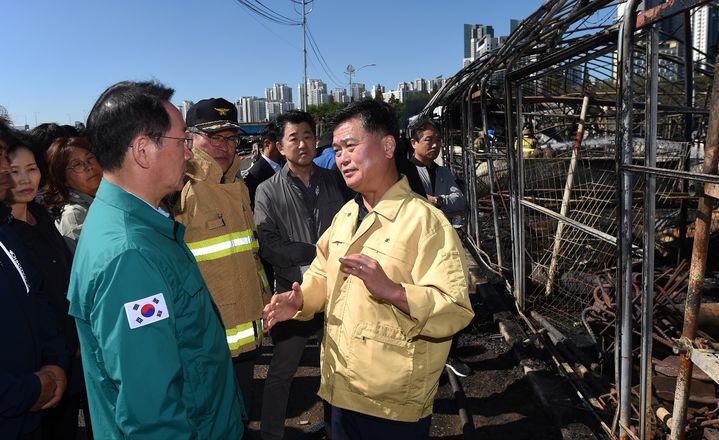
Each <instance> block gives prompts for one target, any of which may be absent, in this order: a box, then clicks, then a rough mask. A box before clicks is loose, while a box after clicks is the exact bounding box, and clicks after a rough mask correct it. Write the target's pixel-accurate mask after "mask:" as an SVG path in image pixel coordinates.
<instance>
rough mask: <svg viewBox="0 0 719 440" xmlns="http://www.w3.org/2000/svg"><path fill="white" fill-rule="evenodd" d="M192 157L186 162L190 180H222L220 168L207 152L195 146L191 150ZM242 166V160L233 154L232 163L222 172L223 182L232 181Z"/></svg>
mask: <svg viewBox="0 0 719 440" xmlns="http://www.w3.org/2000/svg"><path fill="white" fill-rule="evenodd" d="M192 154H193V158H192V159H191V160H190V161H189V162H188V163H187V173H186V174H187V175H188V176H189V177H190V178H191V179H192V180H197V181H201V180H209V181H211V182H214V183H220V182H222V181H223V179H222V178H223V174H222V168H220V165H219V164H218V163H217V162H215V159H213V158H212V157H211V156H210V155H209V154H207V153H205V152H204V151H203V150H201V149H199V148H196V149H193V150H192ZM240 166H242V161H241V160H240V159H239V158H238V157H236V156H235V158H234V159H233V160H232V165H230V168H229V169H228V170H227V172H226V173H225V174H224V183H233V182H235V180H236V179H237V177H236V175H237V171H238V170H239V169H240Z"/></svg>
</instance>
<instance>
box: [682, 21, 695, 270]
mask: <svg viewBox="0 0 719 440" xmlns="http://www.w3.org/2000/svg"><path fill="white" fill-rule="evenodd" d="M691 24H692V22H691V10H687V11H685V12H684V102H685V104H686V106H687V108H692V105H693V99H692V98H693V95H694V50H693V48H692V26H691ZM693 125H694V115H693V114H692V113H687V114H686V115H684V140H685V141H686V142H691V140H692V131H693V130H694V127H693ZM690 154H691V148H688V149H687V153H686V155H685V156H684V171H689V169H690V168H689V166H690V163H689V158H690ZM688 189H689V182H688V181H687V180H682V181H681V191H682V192H684V193H686V192H687V191H688ZM688 211H689V207H688V201H687V200H686V199H682V201H681V205H680V207H679V261H681V260H684V259H686V257H687V253H688V252H687V249H686V248H687V221H688V213H689V212H688Z"/></svg>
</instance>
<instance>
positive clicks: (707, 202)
mask: <svg viewBox="0 0 719 440" xmlns="http://www.w3.org/2000/svg"><path fill="white" fill-rule="evenodd" d="M715 71H719V63H717V64H716V65H715ZM704 145H705V146H704V169H703V172H704V173H706V174H717V160H719V75H714V82H713V85H712V104H711V106H710V111H709V124H708V132H707V138H706V142H705V144H704ZM713 207H714V201H713V200H712V199H711V198H709V197H707V196H701V197H699V206H698V207H697V216H696V220H695V222H694V246H693V248H692V259H691V267H690V269H689V287H688V289H687V297H686V305H685V306H684V328H683V329H682V339H685V340H689V341H691V340H693V339H694V337H695V335H696V333H697V318H698V315H699V305H700V303H701V298H702V290H703V289H704V272H705V271H706V263H707V260H706V259H707V251H708V248H709V234H710V232H711V213H712V209H713ZM691 375H692V361H691V353H681V354H680V355H679V372H678V376H677V387H676V391H675V393H674V412H673V415H672V421H673V426H672V432H671V437H670V438H671V440H680V439H682V438H683V437H684V430H685V427H686V422H687V420H686V419H687V402H688V400H689V385H690V379H691Z"/></svg>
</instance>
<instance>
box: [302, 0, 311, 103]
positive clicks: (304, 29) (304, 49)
mask: <svg viewBox="0 0 719 440" xmlns="http://www.w3.org/2000/svg"><path fill="white" fill-rule="evenodd" d="M306 5H307V0H302V53H303V55H304V66H305V67H304V76H303V77H302V78H303V79H302V81H303V83H302V84H304V89H305V92H304V93H303V98H304V100H303V102H302V106H301V107H302V110H307V104H308V102H307V101H308V97H309V93H310V92H309V90H308V89H309V87H308V84H307V11H306V9H305V8H306Z"/></svg>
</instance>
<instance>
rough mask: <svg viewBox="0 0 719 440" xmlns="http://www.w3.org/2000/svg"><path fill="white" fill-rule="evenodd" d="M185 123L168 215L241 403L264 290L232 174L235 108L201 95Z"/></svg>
mask: <svg viewBox="0 0 719 440" xmlns="http://www.w3.org/2000/svg"><path fill="white" fill-rule="evenodd" d="M186 123H187V126H188V131H189V132H190V133H192V139H193V143H194V150H193V151H194V158H193V159H192V160H191V161H190V162H189V163H188V169H187V178H188V180H187V183H186V184H185V186H184V188H183V189H182V194H181V196H180V200H179V202H178V204H177V205H176V207H175V218H176V219H177V220H178V221H179V222H181V223H183V224H184V225H185V227H186V228H187V230H186V233H185V241H186V242H187V246H188V247H189V248H190V250H191V251H192V254H193V255H194V256H195V258H196V259H197V263H198V265H199V266H200V271H201V272H202V275H203V276H204V278H205V280H206V281H207V285H208V287H209V289H210V293H212V296H213V298H214V299H215V302H216V303H217V305H218V307H219V310H220V314H221V315H222V320H223V322H224V324H225V328H226V337H227V345H228V346H229V348H230V352H231V353H232V362H233V366H234V370H235V376H236V377H237V381H238V382H239V384H240V388H241V389H242V394H243V396H244V399H245V407H247V408H249V407H250V405H251V403H252V381H253V376H254V367H255V359H256V357H257V354H258V353H259V348H260V346H261V342H262V308H263V306H264V304H265V303H266V299H268V298H269V295H270V291H269V284H268V282H267V277H266V275H265V272H264V269H263V267H262V264H261V263H260V260H259V245H258V243H257V234H256V228H255V222H254V221H253V219H252V209H251V208H250V195H249V192H248V190H247V186H246V185H245V184H244V183H243V182H242V179H238V178H237V177H236V174H237V171H238V168H239V167H240V160H239V158H237V156H236V154H235V149H236V147H237V143H238V138H237V130H238V128H239V124H238V122H237V108H236V107H235V105H234V104H232V103H231V102H229V101H227V100H225V99H222V98H211V99H203V100H202V101H199V102H198V103H197V104H195V105H193V106H192V107H190V109H189V110H188V112H187V117H186Z"/></svg>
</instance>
